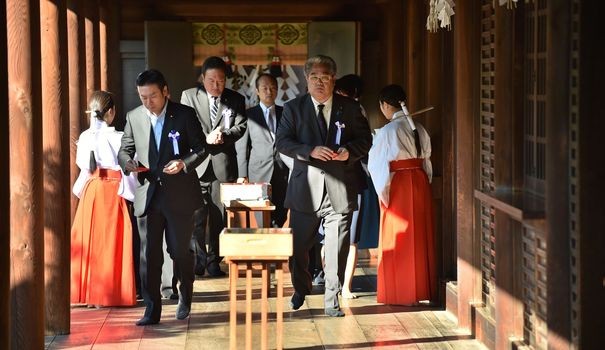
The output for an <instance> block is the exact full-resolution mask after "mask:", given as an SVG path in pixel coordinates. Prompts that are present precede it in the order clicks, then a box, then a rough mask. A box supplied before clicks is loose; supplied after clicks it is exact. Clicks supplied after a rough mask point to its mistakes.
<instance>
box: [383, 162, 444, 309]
mask: <svg viewBox="0 0 605 350" xmlns="http://www.w3.org/2000/svg"><path fill="white" fill-rule="evenodd" d="M422 162H423V160H422V159H405V160H397V161H392V162H391V163H390V170H391V172H394V173H395V174H394V175H393V179H392V181H391V188H390V194H389V202H390V203H389V207H388V208H387V207H385V206H384V205H383V204H382V203H380V204H381V205H380V240H379V259H378V270H377V296H376V299H377V301H378V302H379V303H384V304H394V305H412V304H414V303H417V302H419V301H423V300H429V301H435V300H436V298H437V270H436V264H435V246H434V242H435V236H434V231H433V198H432V194H431V186H430V184H429V181H428V177H427V175H426V173H425V172H424V170H423V169H422Z"/></svg>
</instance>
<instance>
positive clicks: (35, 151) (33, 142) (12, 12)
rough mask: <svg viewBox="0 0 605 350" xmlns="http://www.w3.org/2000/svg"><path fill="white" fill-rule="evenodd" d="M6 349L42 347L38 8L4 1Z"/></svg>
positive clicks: (34, 3) (33, 4)
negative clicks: (7, 232) (8, 346)
mask: <svg viewBox="0 0 605 350" xmlns="http://www.w3.org/2000/svg"><path fill="white" fill-rule="evenodd" d="M6 12H7V13H6V18H7V21H6V23H7V37H8V45H7V48H8V50H7V53H8V86H9V87H10V89H9V95H8V96H9V97H8V100H9V103H8V106H9V149H10V160H9V162H10V190H9V194H10V202H11V206H10V219H9V220H10V250H11V251H10V259H11V261H10V266H11V272H10V278H11V281H10V288H11V304H10V305H11V312H10V315H11V348H12V349H42V348H44V235H43V233H44V231H43V226H42V225H43V220H42V219H43V216H42V208H43V207H42V206H43V197H42V176H41V174H42V157H41V156H42V142H41V140H42V132H41V131H42V130H41V111H40V103H41V101H40V100H41V98H40V73H39V72H40V66H39V64H40V7H39V2H38V1H21V0H8V1H7V2H6Z"/></svg>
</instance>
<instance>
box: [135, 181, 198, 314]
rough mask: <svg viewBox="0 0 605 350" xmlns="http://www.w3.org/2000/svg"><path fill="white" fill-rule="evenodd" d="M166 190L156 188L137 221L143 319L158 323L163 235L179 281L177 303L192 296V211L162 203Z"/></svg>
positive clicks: (186, 300) (164, 200) (160, 303)
mask: <svg viewBox="0 0 605 350" xmlns="http://www.w3.org/2000/svg"><path fill="white" fill-rule="evenodd" d="M164 191H166V189H165V188H163V187H161V186H158V187H157V188H156V190H155V193H154V194H153V197H152V198H151V201H150V203H149V207H148V209H147V212H146V213H145V215H142V216H140V217H138V218H137V226H138V229H139V236H140V239H141V255H140V271H139V272H140V275H141V293H142V294H143V299H144V301H145V306H146V309H145V316H146V317H150V318H152V319H156V320H159V318H160V315H161V312H162V297H161V294H160V285H161V277H162V264H163V262H164V253H163V241H164V234H166V243H167V246H168V253H169V254H170V256H171V257H172V260H173V261H174V263H175V267H176V270H177V271H178V273H177V272H176V271H175V273H177V274H178V279H179V281H180V286H179V295H180V298H181V301H182V302H184V303H186V305H191V300H192V297H193V281H194V280H195V275H194V273H193V251H192V250H191V249H190V241H191V234H192V231H193V209H192V208H182V207H178V206H177V205H175V203H169V202H168V201H167V200H166V196H165V192H164Z"/></svg>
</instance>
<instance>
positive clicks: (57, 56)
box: [40, 0, 71, 335]
mask: <svg viewBox="0 0 605 350" xmlns="http://www.w3.org/2000/svg"><path fill="white" fill-rule="evenodd" d="M66 19H67V11H66V6H65V1H61V0H52V1H51V0H42V1H41V2H40V26H41V44H42V48H41V49H42V61H41V64H42V86H43V87H42V123H43V134H42V143H43V152H44V197H45V198H48V199H49V200H46V201H45V202H44V262H45V269H44V272H45V273H44V279H45V286H46V288H45V296H46V298H45V300H46V303H45V311H46V319H45V321H46V334H49V335H55V334H67V333H69V290H70V288H69V285H70V277H69V263H70V233H69V232H70V230H69V226H70V225H69V224H70V222H71V221H70V200H69V193H70V187H68V186H66V184H65V181H64V179H68V178H69V152H68V149H69V115H68V110H67V101H68V96H67V94H68V85H67V56H66V55H64V54H63V53H64V52H66V51H67V45H66V39H67V32H66V31H67V27H66V24H67V20H66ZM51 199H52V200H51Z"/></svg>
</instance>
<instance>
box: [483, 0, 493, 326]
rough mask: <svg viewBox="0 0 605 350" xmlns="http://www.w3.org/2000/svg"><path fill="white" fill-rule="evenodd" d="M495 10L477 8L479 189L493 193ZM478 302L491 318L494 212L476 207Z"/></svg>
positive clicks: (488, 3)
mask: <svg viewBox="0 0 605 350" xmlns="http://www.w3.org/2000/svg"><path fill="white" fill-rule="evenodd" d="M495 17H496V16H495V11H494V8H493V6H492V1H491V0H483V1H482V5H481V59H480V62H481V75H480V77H481V82H480V94H481V102H480V103H481V106H480V117H481V123H480V135H479V140H480V143H481V144H480V149H479V152H480V154H479V159H480V160H479V161H480V172H481V173H480V174H479V179H480V184H479V186H480V190H481V191H483V192H493V191H494V190H495V189H496V183H495V167H494V163H495V154H494V153H495V147H494V124H495V123H494V109H495V89H496V82H495V79H496V78H495V77H496V54H495V42H496V39H495V36H496V31H495V24H496V23H495V20H496V18H495ZM480 220H481V277H482V278H481V289H482V299H483V300H482V301H483V303H484V304H485V306H486V307H487V310H489V312H490V314H491V315H494V305H495V299H494V298H495V290H496V248H495V243H496V237H495V224H494V221H495V209H494V208H493V207H491V206H489V205H485V204H480Z"/></svg>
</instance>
